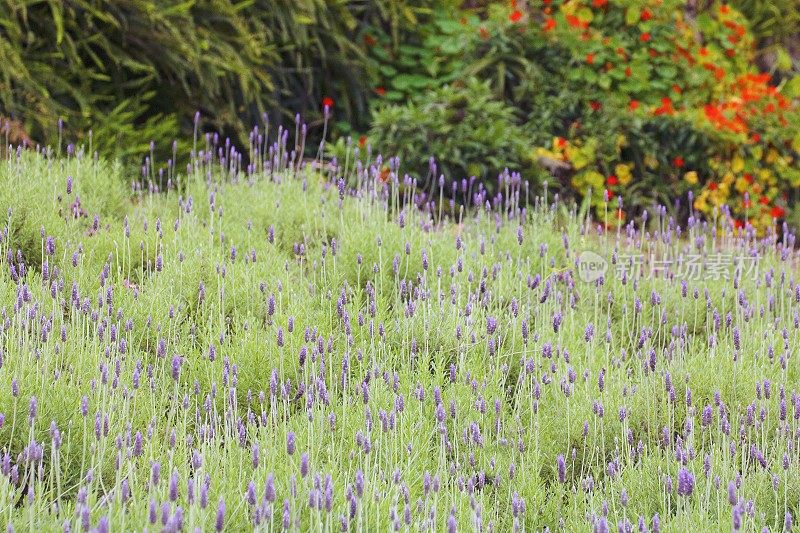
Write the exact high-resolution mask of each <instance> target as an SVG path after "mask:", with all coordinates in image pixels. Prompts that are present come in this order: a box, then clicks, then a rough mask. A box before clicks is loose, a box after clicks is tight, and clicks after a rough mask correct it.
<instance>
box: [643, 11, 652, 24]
mask: <svg viewBox="0 0 800 533" xmlns="http://www.w3.org/2000/svg"><path fill="white" fill-rule="evenodd" d="M651 18H653V13H651V12H650V10H649V9H647V8H645V9H643V10H642V20H643V21H644V22H647V21H648V20H650V19H651Z"/></svg>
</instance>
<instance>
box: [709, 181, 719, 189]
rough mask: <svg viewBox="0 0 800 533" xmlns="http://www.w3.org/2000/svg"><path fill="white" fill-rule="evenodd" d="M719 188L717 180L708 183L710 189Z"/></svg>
mask: <svg viewBox="0 0 800 533" xmlns="http://www.w3.org/2000/svg"><path fill="white" fill-rule="evenodd" d="M717 188H718V186H717V182H715V181H712V182H710V183H709V184H708V190H709V191H716V190H717Z"/></svg>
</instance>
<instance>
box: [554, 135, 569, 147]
mask: <svg viewBox="0 0 800 533" xmlns="http://www.w3.org/2000/svg"><path fill="white" fill-rule="evenodd" d="M556 144H558V147H559V148H563V147H565V146H566V145H567V140H566V139H565V138H564V137H557V138H556Z"/></svg>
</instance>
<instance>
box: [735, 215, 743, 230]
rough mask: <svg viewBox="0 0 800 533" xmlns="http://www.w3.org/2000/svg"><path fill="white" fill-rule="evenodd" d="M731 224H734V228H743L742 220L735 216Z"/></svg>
mask: <svg viewBox="0 0 800 533" xmlns="http://www.w3.org/2000/svg"><path fill="white" fill-rule="evenodd" d="M733 226H734V227H735V228H739V229H742V228H744V222H742V221H741V220H739V219H738V218H737V219H736V220H734V221H733Z"/></svg>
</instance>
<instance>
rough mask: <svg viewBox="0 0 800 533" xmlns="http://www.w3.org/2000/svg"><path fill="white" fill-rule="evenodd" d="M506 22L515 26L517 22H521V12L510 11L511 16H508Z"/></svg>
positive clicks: (516, 10) (517, 10)
mask: <svg viewBox="0 0 800 533" xmlns="http://www.w3.org/2000/svg"><path fill="white" fill-rule="evenodd" d="M508 20H510V21H511V22H513V23H514V24H516V23H517V22H519V21H520V20H522V11H520V10H519V9H515V10H514V11H512V12H511V14H510V15H509V16H508Z"/></svg>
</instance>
